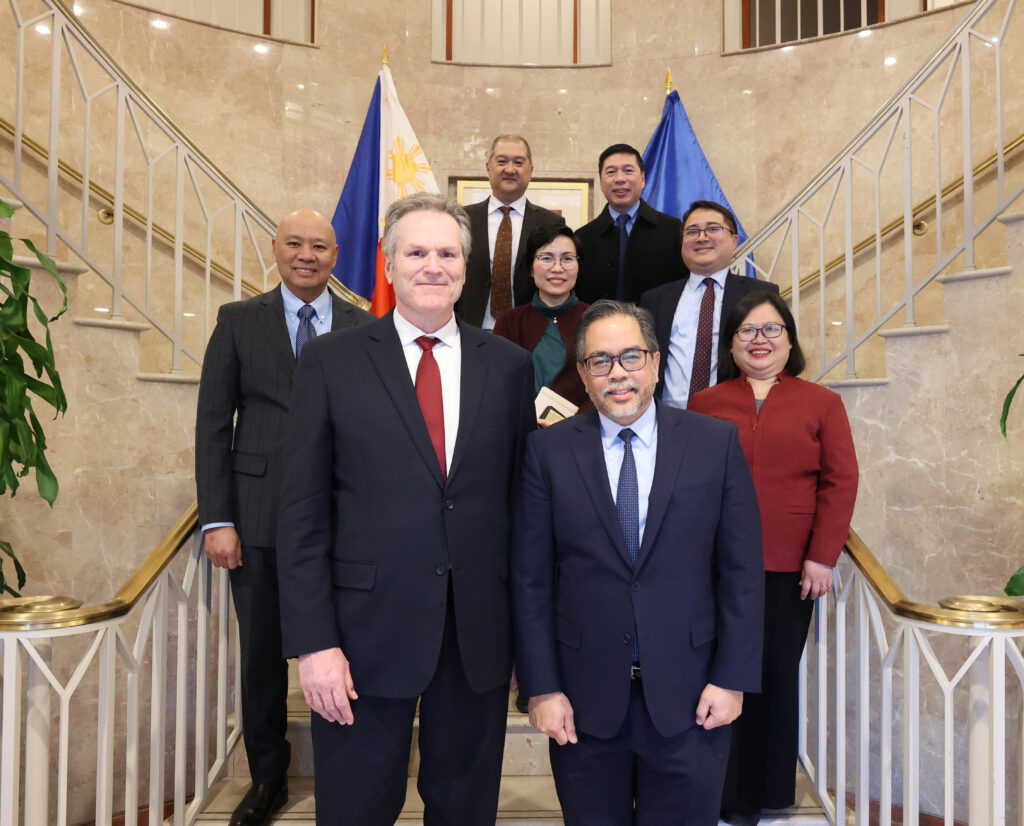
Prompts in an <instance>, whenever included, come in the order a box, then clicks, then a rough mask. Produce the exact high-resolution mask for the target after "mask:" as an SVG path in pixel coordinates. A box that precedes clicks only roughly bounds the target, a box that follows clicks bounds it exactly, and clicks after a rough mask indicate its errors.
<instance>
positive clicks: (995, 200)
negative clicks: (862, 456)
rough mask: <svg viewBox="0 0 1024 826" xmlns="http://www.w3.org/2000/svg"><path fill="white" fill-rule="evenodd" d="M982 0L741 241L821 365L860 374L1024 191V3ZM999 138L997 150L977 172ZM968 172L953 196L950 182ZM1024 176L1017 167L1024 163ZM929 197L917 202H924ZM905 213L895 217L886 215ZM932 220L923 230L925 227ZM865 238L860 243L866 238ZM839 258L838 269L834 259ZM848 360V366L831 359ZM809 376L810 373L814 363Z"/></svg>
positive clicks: (822, 371) (818, 372)
mask: <svg viewBox="0 0 1024 826" xmlns="http://www.w3.org/2000/svg"><path fill="white" fill-rule="evenodd" d="M1019 6H1020V4H1019V3H1017V2H1015V1H1014V0H1011V2H1006V0H979V2H977V3H976V4H975V5H974V6H973V7H972V8H971V9H970V11H969V12H968V13H967V15H966V16H965V17H964V19H963V20H962V21H961V22H960V24H959V25H957V26H956V27H955V28H954V29H953V31H952V32H951V33H950V35H949V36H948V37H947V38H946V40H945V41H944V42H943V43H942V45H941V46H940V47H939V48H938V49H936V51H935V52H934V53H933V54H932V55H931V56H930V57H929V58H928V60H927V61H926V62H925V63H924V65H923V66H922V67H921V68H920V69H919V70H918V71H917V72H915V73H914V75H913V77H912V78H911V79H910V80H909V81H908V82H907V83H906V84H904V86H903V87H902V88H901V89H900V90H899V91H898V92H897V93H896V94H895V95H894V96H893V97H892V98H891V99H890V100H889V101H888V103H886V104H885V106H883V107H882V108H881V109H880V110H879V111H878V113H877V114H876V115H875V116H874V117H873V118H872V119H871V120H870V121H869V123H868V124H867V125H866V126H865V127H864V129H862V130H861V131H860V133H859V134H858V135H857V136H856V137H855V138H854V139H853V140H851V141H850V142H849V143H848V144H847V145H846V147H844V149H843V150H842V151H841V152H839V153H838V154H837V155H836V156H835V157H834V158H833V159H832V160H831V161H830V162H829V163H828V164H827V165H826V166H825V167H824V168H823V169H822V170H821V171H820V172H819V173H818V174H817V175H815V176H814V178H813V179H812V180H811V182H810V183H809V184H808V185H807V186H806V187H804V189H803V190H802V191H801V192H800V193H799V194H798V195H797V196H796V197H794V198H793V199H792V200H791V201H790V202H789V203H788V204H787V205H786V206H785V207H784V208H783V209H782V210H781V211H779V212H778V213H777V214H776V215H775V216H774V217H772V219H771V220H769V221H768V222H767V223H766V224H765V226H764V227H763V228H762V229H761V230H759V231H758V232H757V233H756V234H755V235H753V236H752V237H751V238H750V239H748V240H747V241H746V242H745V243H744V244H743V246H742V247H740V249H739V250H737V253H736V263H737V264H740V266H742V263H741V262H746V263H748V264H753V265H754V266H755V268H756V269H757V271H758V275H759V277H763V278H767V279H768V280H770V281H774V282H776V283H778V284H779V285H780V287H782V288H783V289H784V290H785V289H786V288H789V289H791V291H792V292H791V296H790V303H791V306H792V309H793V313H794V315H795V317H796V321H797V328H798V329H799V331H800V336H801V339H802V342H801V343H802V344H803V346H804V349H805V350H807V351H808V356H809V359H808V361H809V366H810V368H811V370H812V371H813V378H815V379H820V378H823V377H828V378H840V377H841V378H845V379H855V378H856V377H857V370H856V358H857V354H858V348H859V347H861V346H862V345H863V344H864V343H865V342H866V341H868V340H869V339H872V338H873V337H874V336H875V334H876V333H877V332H878V331H879V330H880V329H881V328H882V327H883V326H885V325H886V324H887V323H888V322H890V321H891V320H898V317H899V316H900V315H901V314H902V317H903V325H904V326H907V327H913V326H916V325H917V324H918V321H917V314H916V313H915V309H916V305H917V304H918V302H919V301H920V300H921V291H922V290H923V289H924V288H925V287H926V286H927V285H928V283H929V282H931V281H932V280H933V279H934V278H935V277H936V276H938V275H940V274H942V273H943V272H944V271H948V270H949V269H950V268H951V267H954V266H955V267H956V268H958V269H960V270H966V271H970V270H974V269H976V261H977V258H978V243H979V238H980V237H981V236H982V233H984V232H985V230H986V229H987V228H988V227H989V226H990V225H991V224H992V223H993V222H994V221H995V219H996V218H997V217H998V216H999V214H1000V213H1002V212H1003V211H1004V210H1006V209H1007V207H1008V206H1009V205H1010V204H1011V203H1012V202H1013V201H1014V200H1015V199H1016V198H1017V197H1019V196H1020V194H1021V193H1022V192H1024V183H1019V182H1018V183H1015V182H1014V180H1013V176H1012V175H1010V174H1009V173H1010V170H1011V167H1012V163H1011V162H1010V161H1009V160H1008V158H1007V156H1006V146H1007V141H1008V139H1009V138H1012V137H1015V136H1017V135H1019V134H1021V133H1022V132H1024V106H1022V100H1024V84H1021V83H1020V81H1019V78H1020V74H1021V72H1022V71H1024V66H1021V65H1020V63H1019V61H1020V58H1019V53H1020V50H1021V46H1022V42H1024V11H1021V9H1020V8H1019ZM993 151H995V153H996V155H995V163H994V164H993V165H992V166H991V168H990V170H989V171H988V172H986V173H985V174H984V175H981V176H978V175H976V174H975V169H976V167H977V166H978V164H979V160H980V159H981V158H983V157H984V156H986V155H989V154H990V153H991V152H993ZM957 176H962V178H963V186H962V191H961V193H960V194H959V196H958V197H956V198H949V197H946V198H944V197H943V194H942V191H943V185H944V182H948V181H950V180H952V179H954V178H956V177H957ZM1018 177H1019V176H1018ZM921 202H928V203H930V204H931V206H929V207H928V208H927V210H925V211H923V212H915V204H919V203H921ZM896 216H899V217H901V218H902V222H901V223H900V224H899V229H898V230H897V231H896V232H894V233H891V234H886V233H885V232H884V231H883V228H884V227H885V226H886V225H887V224H888V223H889V220H890V219H892V218H894V217H896ZM922 232H923V234H920V233H922ZM860 238H869V239H871V243H869V244H868V245H866V246H867V249H862V250H861V251H859V252H858V249H860V247H858V239H860ZM833 259H839V260H841V261H842V265H841V266H840V267H837V268H836V270H835V271H834V272H830V271H829V268H828V265H827V262H829V261H832V260H833ZM844 363H845V370H844V371H842V375H841V376H840V375H837V374H836V373H833V372H832V371H834V370H836V368H837V367H839V366H840V365H842V364H844ZM809 377H810V376H809Z"/></svg>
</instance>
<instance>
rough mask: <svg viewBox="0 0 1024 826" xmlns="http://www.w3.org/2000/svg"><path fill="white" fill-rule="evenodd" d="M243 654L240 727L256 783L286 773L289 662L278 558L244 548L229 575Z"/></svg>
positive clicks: (288, 757)
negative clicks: (284, 644)
mask: <svg viewBox="0 0 1024 826" xmlns="http://www.w3.org/2000/svg"><path fill="white" fill-rule="evenodd" d="M230 575H231V596H232V598H233V599H234V601H235V615H236V616H237V617H238V636H239V642H240V644H241V648H242V725H243V737H244V740H245V755H246V758H247V759H248V761H249V774H250V775H251V776H252V781H253V783H268V782H270V781H272V780H276V779H277V778H279V777H284V776H285V775H286V774H287V773H288V764H289V763H290V762H291V747H290V746H289V744H288V740H287V739H286V736H285V735H286V730H287V728H288V662H287V661H286V660H285V659H284V657H283V656H282V654H281V614H280V609H279V608H278V604H279V603H278V589H277V558H276V556H275V554H274V549H273V548H243V549H242V565H241V566H240V567H238V568H235V569H234V570H233V571H231V572H230Z"/></svg>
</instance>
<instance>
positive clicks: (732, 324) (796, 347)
mask: <svg viewBox="0 0 1024 826" xmlns="http://www.w3.org/2000/svg"><path fill="white" fill-rule="evenodd" d="M762 304H771V305H772V306H773V307H774V308H775V311H776V312H777V313H778V314H779V315H780V316H782V323H783V324H785V325H786V333H787V335H789V343H790V345H791V348H792V349H790V351H789V359H788V360H787V361H786V366H785V368H784V369H785V371H786V372H787V373H789V375H791V376H799V375H800V374H801V373H802V372H803V371H804V368H805V367H806V366H807V359H805V358H804V351H803V350H801V349H800V340H799V339H798V338H797V335H796V321H795V320H794V318H793V313H791V312H790V310H789V305H788V304H786V302H785V301H783V300H782V298H781V297H780V296H779V294H778V293H770V292H766V291H765V290H755V291H754V292H752V293H747V294H746V295H745V296H743V298H741V299H740V300H739V302H738V303H737V304H736V308H735V309H734V310H733V311H732V312H731V313H729V317H728V318H727V319H726V320H725V324H724V325H723V326H722V329H721V331H720V332H719V334H718V358H719V361H720V362H721V363H722V364H723V365H725V378H727V379H734V378H736V377H737V376H739V374H740V368H739V367H737V366H736V361H735V359H733V357H732V338H733V336H734V335H736V331H737V330H738V329H739V328H740V327H741V326H742V324H743V320H744V319H745V318H746V317H747V316H748V315H750V311H751V310H753V309H754V308H755V307H760V306H761V305H762Z"/></svg>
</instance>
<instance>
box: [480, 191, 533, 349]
mask: <svg viewBox="0 0 1024 826" xmlns="http://www.w3.org/2000/svg"><path fill="white" fill-rule="evenodd" d="M503 206H508V207H512V210H511V211H510V212H509V214H508V217H509V220H510V221H511V222H512V275H513V276H514V275H515V271H516V255H517V253H518V252H519V240H520V237H521V236H522V234H523V215H524V214H525V212H526V195H525V194H524V195H523V197H521V198H519V199H517V200H515V201H513V202H512V203H511V204H503V203H502V202H501V201H499V200H498V199H497V198H495V197H494V196H493V195H491V197H490V198H488V199H487V250H488V253H487V254H488V256H489V257H488V259H487V261H488V270H489V271H491V272H493V271H494V242H495V241H496V240H497V238H498V227H499V226H500V225H501V219H502V218H503V217H504V216H503V215H502V212H501V208H502V207H503ZM509 293H510V296H511V298H512V306H513V307H514V306H515V302H516V296H515V290H514V289H513V285H512V284H511V279H510V283H509ZM480 327H481V329H484V330H493V329H494V316H492V315H491V297H490V295H488V296H487V306H486V307H485V308H484V320H483V323H482V324H481V325H480Z"/></svg>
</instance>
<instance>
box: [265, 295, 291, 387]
mask: <svg viewBox="0 0 1024 826" xmlns="http://www.w3.org/2000/svg"><path fill="white" fill-rule="evenodd" d="M259 301H260V305H261V306H262V307H263V312H262V313H261V315H262V317H263V328H264V331H265V333H266V336H267V341H269V342H270V343H271V347H272V348H273V350H274V354H275V355H276V357H277V358H279V359H281V361H282V362H283V364H284V368H285V370H286V371H287V373H288V376H289V378H290V377H291V376H292V375H293V374H294V373H295V352H294V351H293V350H292V339H291V336H289V335H288V325H287V324H286V323H285V320H284V299H283V298H281V287H280V285H278V286H277V287H275V288H274V289H273V290H271V291H270V292H266V293H263V295H261V296H260V298H259Z"/></svg>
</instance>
